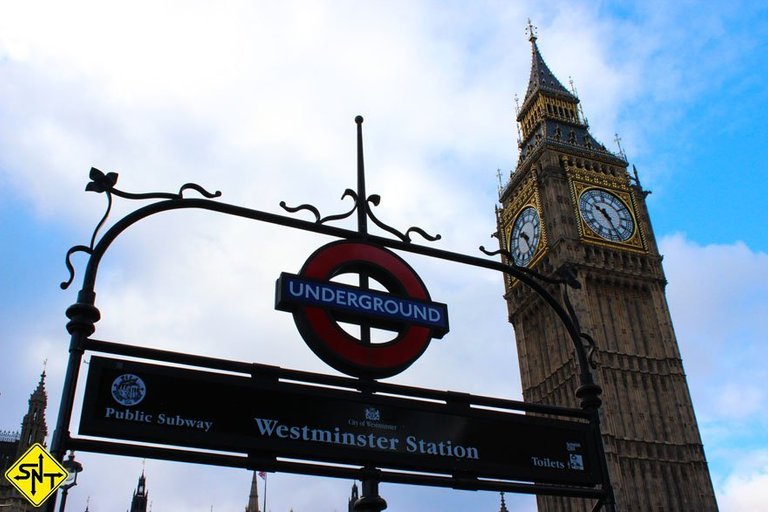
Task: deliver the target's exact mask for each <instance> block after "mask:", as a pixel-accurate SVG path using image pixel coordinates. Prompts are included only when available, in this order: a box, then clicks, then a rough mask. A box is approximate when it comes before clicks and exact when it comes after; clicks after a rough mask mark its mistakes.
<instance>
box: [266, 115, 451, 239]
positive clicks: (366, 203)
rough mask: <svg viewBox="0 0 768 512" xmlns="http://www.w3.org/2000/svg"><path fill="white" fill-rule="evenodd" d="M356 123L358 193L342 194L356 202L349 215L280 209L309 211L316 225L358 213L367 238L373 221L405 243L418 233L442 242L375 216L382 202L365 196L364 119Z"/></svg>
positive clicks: (293, 210)
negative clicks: (324, 214) (375, 210)
mask: <svg viewBox="0 0 768 512" xmlns="http://www.w3.org/2000/svg"><path fill="white" fill-rule="evenodd" d="M355 122H356V123H357V143H358V146H357V162H358V169H357V191H354V190H352V189H350V188H348V189H346V190H345V191H344V194H342V196H341V198H342V199H344V198H345V197H347V196H349V197H351V198H352V199H354V201H355V206H354V207H353V208H352V209H351V210H349V211H348V212H347V213H340V214H337V215H329V216H327V217H321V215H320V210H318V209H317V207H315V206H313V205H311V204H301V205H299V206H288V205H287V204H286V203H285V201H280V207H281V208H282V209H283V210H285V211H287V212H288V213H296V212H299V211H308V212H311V213H312V215H314V216H315V224H325V223H326V222H329V221H332V220H342V219H346V218H347V217H349V216H351V215H352V214H353V213H354V212H357V213H358V226H357V230H358V232H359V233H360V234H361V235H362V236H365V235H367V234H368V228H367V222H366V219H371V221H372V222H373V223H374V224H376V225H377V226H378V227H379V228H381V229H383V230H384V231H386V232H387V233H391V234H393V235H395V236H396V237H397V238H399V239H400V240H401V241H402V242H405V243H411V242H412V239H411V233H416V234H418V235H420V236H421V237H422V238H424V240H427V241H428V242H434V241H436V240H440V238H441V236H440V235H439V234H438V235H430V234H429V233H427V232H426V231H425V230H423V229H422V228H420V227H416V226H411V227H410V228H408V229H407V230H406V231H405V233H403V232H402V231H400V230H398V229H395V228H393V227H392V226H389V225H387V224H384V223H383V222H382V221H381V220H379V219H378V217H376V215H374V213H373V210H372V209H371V205H373V206H378V205H379V203H380V202H381V196H380V195H378V194H371V195H369V196H366V194H365V178H364V174H365V173H364V164H363V147H362V144H363V132H362V124H363V118H362V117H360V116H357V117H356V118H355Z"/></svg>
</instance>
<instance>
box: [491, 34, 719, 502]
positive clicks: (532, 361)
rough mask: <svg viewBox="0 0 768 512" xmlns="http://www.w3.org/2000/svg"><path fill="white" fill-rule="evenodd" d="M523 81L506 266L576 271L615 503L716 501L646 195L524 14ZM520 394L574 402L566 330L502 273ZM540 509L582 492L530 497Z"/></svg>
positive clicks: (502, 225)
mask: <svg viewBox="0 0 768 512" xmlns="http://www.w3.org/2000/svg"><path fill="white" fill-rule="evenodd" d="M529 35H530V42H531V46H532V64H531V75H530V82H529V84H528V90H527V92H526V95H525V98H524V99H523V102H522V105H520V106H519V109H518V117H517V122H518V123H519V128H520V132H521V133H520V141H519V142H520V159H519V162H518V165H517V168H516V169H515V170H514V171H513V172H512V173H511V175H510V179H509V182H508V183H507V184H506V186H504V187H503V188H502V190H501V193H500V203H501V207H500V208H499V209H498V212H497V219H498V237H499V241H500V244H501V246H502V248H503V249H505V250H507V251H509V255H510V259H511V260H512V262H513V263H515V264H517V265H520V266H525V267H528V268H531V269H533V270H536V271H537V272H540V273H542V274H544V275H549V276H554V275H557V274H558V272H559V271H561V270H562V269H564V268H571V269H573V270H575V272H576V277H577V279H578V280H579V282H580V284H581V288H580V289H578V290H570V291H569V296H570V300H571V302H572V304H573V306H574V309H575V310H576V313H577V315H578V318H579V321H580V324H581V329H582V330H583V331H584V332H586V333H588V334H589V335H591V336H592V337H593V338H594V340H595V344H596V348H597V350H596V354H597V357H596V359H597V361H598V364H599V366H598V368H597V369H596V370H595V380H596V381H597V383H598V384H600V385H601V386H602V388H603V396H602V398H603V405H602V407H601V422H602V432H603V444H604V446H605V451H606V457H607V462H608V468H609V473H610V477H611V483H612V484H613V487H614V491H615V494H616V503H617V510H619V511H622V512H624V511H635V510H636V511H643V512H646V511H651V510H653V511H656V510H659V511H661V510H663V511H667V512H671V511H694V510H695V511H697V512H705V511H716V510H717V503H716V501H715V496H714V490H713V487H712V483H711V479H710V476H709V469H708V467H707V461H706V459H705V457H704V449H703V446H702V443H701V437H700V435H699V430H698V425H697V423H696V417H695V415H694V411H693V406H692V404H691V398H690V394H689V391H688V385H687V382H686V377H685V373H684V371H683V364H682V360H681V357H680V352H679V349H678V345H677V341H676V339H675V333H674V330H673V327H672V320H671V318H670V314H669V308H668V306H667V301H666V296H665V292H664V289H665V286H666V279H665V277H664V272H663V269H662V265H661V260H662V257H661V256H660V254H659V251H658V247H657V245H656V240H655V238H654V234H653V229H652V227H651V223H650V219H649V217H648V211H647V209H646V204H645V197H646V195H647V192H645V191H644V190H643V189H642V188H641V186H640V183H639V181H638V180H637V177H636V174H635V176H634V177H633V176H630V174H629V172H628V169H627V167H628V164H627V161H626V159H625V158H624V156H623V155H615V154H613V153H611V152H610V151H608V150H607V149H606V148H605V146H603V145H602V144H600V143H599V142H598V141H597V140H595V139H594V138H593V137H592V135H591V134H590V133H589V127H588V125H587V123H586V121H585V120H584V116H583V114H582V113H581V110H580V108H579V99H578V98H577V96H576V94H575V92H574V91H572V90H568V89H566V88H565V87H563V85H562V84H561V83H560V82H559V81H558V79H557V78H556V77H555V76H554V75H553V74H552V72H551V71H550V70H549V68H548V67H547V65H546V63H545V62H544V59H543V58H542V56H541V54H540V52H539V49H538V47H537V44H536V36H535V34H534V30H533V27H532V26H530V24H529ZM505 289H506V294H505V298H506V300H507V304H508V311H509V319H510V321H511V323H512V324H513V326H514V329H515V337H516V340H517V349H518V355H519V362H520V374H521V379H522V384H523V395H524V398H525V400H526V401H527V402H535V403H543V404H554V405H570V406H574V407H576V406H577V405H578V404H577V402H576V397H575V391H576V388H577V387H578V385H579V383H578V380H577V363H576V361H575V359H574V357H575V356H574V353H573V348H572V346H571V345H570V342H569V339H568V337H567V334H566V333H565V331H564V329H563V328H562V326H561V325H560V323H559V321H558V320H557V318H556V317H555V316H554V314H553V313H552V312H551V311H550V309H549V308H548V307H547V306H546V305H545V304H544V303H543V302H542V301H541V299H540V298H538V296H537V295H536V294H534V293H531V292H530V291H529V290H528V289H527V287H525V286H521V285H520V284H519V283H517V282H515V280H514V279H512V278H510V279H508V280H507V281H506V283H505ZM538 505H539V510H542V511H582V510H584V511H586V510H591V509H592V506H593V505H594V504H593V503H590V502H589V501H588V500H579V499H574V498H556V497H539V498H538Z"/></svg>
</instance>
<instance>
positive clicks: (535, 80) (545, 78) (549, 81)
mask: <svg viewBox="0 0 768 512" xmlns="http://www.w3.org/2000/svg"><path fill="white" fill-rule="evenodd" d="M525 31H526V32H527V33H528V40H529V41H530V42H531V53H532V59H531V76H530V78H529V79H528V90H527V91H526V93H525V99H524V100H523V106H524V107H525V104H526V103H527V102H528V100H529V99H530V98H531V97H533V96H534V94H535V93H536V92H537V91H540V90H541V91H545V92H548V93H550V94H553V95H555V96H561V97H563V99H568V100H571V101H573V100H576V101H578V100H577V99H576V96H574V95H573V94H571V92H570V91H569V90H568V89H566V88H565V87H563V84H561V83H560V81H559V80H558V79H557V78H556V77H555V75H554V73H552V71H550V70H549V67H547V64H546V62H544V58H543V57H542V56H541V53H540V52H539V47H538V45H537V44H536V40H537V39H538V37H537V36H536V27H534V26H533V24H531V20H530V19H529V20H528V27H527V28H526V29H525Z"/></svg>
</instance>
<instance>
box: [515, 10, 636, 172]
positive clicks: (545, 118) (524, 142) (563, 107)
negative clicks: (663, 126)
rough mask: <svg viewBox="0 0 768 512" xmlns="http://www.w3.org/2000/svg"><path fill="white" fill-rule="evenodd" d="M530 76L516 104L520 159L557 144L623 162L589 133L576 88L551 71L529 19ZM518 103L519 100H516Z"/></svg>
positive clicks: (562, 147) (523, 159)
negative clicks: (526, 88)
mask: <svg viewBox="0 0 768 512" xmlns="http://www.w3.org/2000/svg"><path fill="white" fill-rule="evenodd" d="M526 32H527V33H528V40H529V41H530V42H531V54H532V55H531V75H530V78H529V80H528V90H527V91H526V93H525V98H524V99H523V104H522V106H518V107H517V109H516V110H517V122H518V132H521V135H520V134H518V147H519V148H520V162H523V161H525V160H526V159H527V158H528V157H530V156H531V155H533V154H534V153H536V152H537V151H538V150H540V149H543V148H544V147H550V148H553V147H557V148H559V149H561V150H566V151H569V152H571V153H576V154H582V155H584V156H588V157H590V158H595V157H597V158H600V159H601V160H604V161H610V162H612V163H616V164H617V165H624V164H626V162H625V161H624V159H623V157H621V156H616V155H614V154H612V153H611V152H609V151H608V150H607V149H606V148H605V146H604V145H603V144H601V143H600V142H598V141H597V140H595V138H594V137H593V136H592V135H591V134H590V133H589V125H588V124H587V122H586V117H585V116H584V113H583V112H582V110H581V105H580V102H579V98H578V97H577V95H576V88H575V86H574V85H573V81H572V80H570V85H571V89H570V90H569V89H566V88H565V87H564V86H563V84H562V83H560V81H559V80H558V79H557V77H555V75H554V73H552V71H550V69H549V67H548V66H547V64H546V63H545V62H544V58H543V57H542V56H541V52H539V48H538V46H537V44H536V41H537V39H538V37H537V35H536V27H535V26H534V25H533V24H532V23H531V21H530V20H528V27H527V28H526ZM515 103H516V104H517V101H516V102H515Z"/></svg>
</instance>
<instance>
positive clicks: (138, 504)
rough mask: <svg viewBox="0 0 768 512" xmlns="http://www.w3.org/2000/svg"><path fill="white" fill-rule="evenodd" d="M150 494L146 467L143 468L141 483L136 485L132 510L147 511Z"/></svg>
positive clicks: (135, 511) (137, 511)
mask: <svg viewBox="0 0 768 512" xmlns="http://www.w3.org/2000/svg"><path fill="white" fill-rule="evenodd" d="M148 495H149V493H148V492H147V478H146V477H145V476H144V469H143V468H142V470H141V476H140V477H139V484H138V485H137V486H136V490H135V491H133V499H132V500H131V510H130V512H147V500H148Z"/></svg>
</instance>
